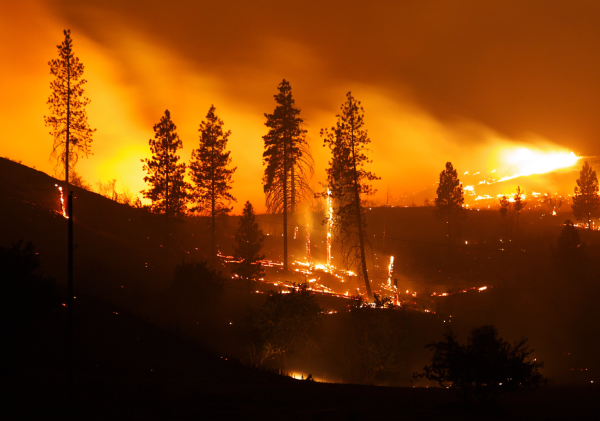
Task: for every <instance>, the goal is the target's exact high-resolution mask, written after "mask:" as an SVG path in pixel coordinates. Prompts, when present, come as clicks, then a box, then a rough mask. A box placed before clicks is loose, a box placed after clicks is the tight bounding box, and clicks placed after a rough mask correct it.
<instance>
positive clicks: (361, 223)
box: [321, 92, 379, 300]
mask: <svg viewBox="0 0 600 421" xmlns="http://www.w3.org/2000/svg"><path fill="white" fill-rule="evenodd" d="M346 97H347V100H346V102H345V103H344V104H342V108H341V110H342V112H341V114H339V115H338V116H337V119H338V121H337V124H336V125H335V126H334V127H332V128H331V130H327V129H322V130H321V137H323V138H324V143H325V145H328V146H329V148H330V150H331V153H332V156H331V161H330V162H329V168H328V169H327V181H328V183H329V190H330V192H331V196H332V197H333V198H334V199H335V200H336V202H337V204H338V205H337V207H336V208H335V209H334V211H333V223H334V227H335V236H336V239H337V240H339V241H340V244H341V245H342V259H343V261H344V263H345V264H346V266H347V267H356V268H358V273H359V276H360V277H361V278H363V280H364V282H365V288H366V290H367V296H368V298H369V300H372V299H373V294H372V292H371V284H370V281H369V274H368V272H367V261H366V254H365V253H366V250H365V248H366V246H367V245H368V242H367V238H366V232H365V230H366V220H365V213H364V211H363V201H362V200H363V199H362V198H364V197H366V196H370V195H372V194H374V193H375V190H374V189H373V187H372V186H371V184H370V182H371V181H374V180H379V177H377V176H376V175H375V174H373V173H372V172H370V171H367V170H366V169H365V165H366V164H370V163H371V162H372V161H371V160H370V159H369V157H368V156H367V152H368V148H367V147H368V145H369V143H371V139H369V136H368V133H367V131H366V130H364V129H363V126H364V110H363V107H362V106H361V104H360V101H357V100H356V99H355V98H354V97H353V96H352V93H351V92H348V94H347V95H346Z"/></svg>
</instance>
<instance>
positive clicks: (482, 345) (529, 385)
mask: <svg viewBox="0 0 600 421" xmlns="http://www.w3.org/2000/svg"><path fill="white" fill-rule="evenodd" d="M525 342H526V340H521V341H520V342H515V344H514V345H510V344H509V343H508V342H506V341H504V340H503V339H502V338H500V337H498V331H497V330H496V328H495V327H494V326H481V327H475V328H473V329H472V330H471V336H470V337H469V338H468V340H467V344H466V345H460V344H459V343H458V342H457V341H456V336H454V335H453V334H452V331H449V332H448V333H447V334H446V339H445V340H443V341H441V342H437V343H435V342H434V343H431V344H428V345H426V346H425V347H426V348H429V349H431V350H433V351H434V354H433V358H432V362H431V365H429V366H425V367H424V372H423V373H421V374H417V373H415V374H414V377H415V378H423V377H425V378H427V379H429V380H431V381H435V382H437V383H438V384H439V385H440V386H442V387H448V388H451V389H452V390H454V391H456V392H457V394H458V395H459V396H460V397H461V398H462V401H463V403H464V404H465V405H466V406H470V405H471V404H473V403H476V404H478V405H481V406H486V405H489V404H492V403H494V402H495V401H496V399H497V398H498V397H499V396H500V395H502V394H504V393H507V392H512V393H515V392H527V391H530V390H533V389H535V388H537V387H539V386H540V383H541V382H542V380H543V378H542V375H541V374H540V373H539V372H538V368H540V367H542V363H541V362H536V361H535V360H534V361H526V360H527V359H528V357H529V356H530V355H531V354H532V353H533V350H529V347H528V346H527V345H525Z"/></svg>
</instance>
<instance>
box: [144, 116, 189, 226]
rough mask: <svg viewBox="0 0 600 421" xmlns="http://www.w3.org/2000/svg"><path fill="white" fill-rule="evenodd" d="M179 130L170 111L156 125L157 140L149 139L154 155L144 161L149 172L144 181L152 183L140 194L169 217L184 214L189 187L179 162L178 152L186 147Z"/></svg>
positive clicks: (155, 208)
mask: <svg viewBox="0 0 600 421" xmlns="http://www.w3.org/2000/svg"><path fill="white" fill-rule="evenodd" d="M176 129H177V127H175V124H173V121H171V113H169V110H166V111H165V115H164V116H163V117H161V119H160V122H159V123H158V124H156V125H154V139H150V140H149V141H148V144H149V145H150V151H151V152H152V158H146V159H142V160H141V161H142V162H143V163H144V171H146V173H147V174H148V175H147V176H146V177H144V181H145V182H146V183H149V184H150V185H151V187H150V188H149V189H148V190H142V191H141V193H142V194H143V195H144V197H145V198H146V199H150V200H151V201H152V205H151V207H150V209H151V210H152V212H155V213H161V214H165V215H166V217H167V219H168V218H170V217H173V216H179V215H182V214H184V213H185V209H186V204H187V199H188V193H187V189H189V188H190V186H189V184H188V183H186V182H185V181H184V179H183V177H184V175H185V163H180V162H179V155H176V152H177V150H178V149H181V148H182V146H183V145H182V142H181V139H179V136H178V135H177V132H176V131H175V130H176Z"/></svg>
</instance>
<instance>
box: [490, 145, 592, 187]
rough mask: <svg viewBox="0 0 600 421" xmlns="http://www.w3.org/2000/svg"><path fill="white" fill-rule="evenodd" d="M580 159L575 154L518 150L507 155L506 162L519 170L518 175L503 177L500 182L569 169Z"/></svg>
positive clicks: (526, 149) (527, 149)
mask: <svg viewBox="0 0 600 421" xmlns="http://www.w3.org/2000/svg"><path fill="white" fill-rule="evenodd" d="M579 159H580V157H577V156H575V154H574V153H573V152H570V153H569V152H555V151H550V152H542V151H536V150H532V149H529V148H518V149H516V150H513V151H511V152H508V153H507V154H506V155H505V160H506V162H507V163H508V164H509V165H511V166H513V167H516V169H517V170H518V172H517V174H515V175H513V176H509V177H503V178H501V179H500V180H498V181H505V180H510V179H512V178H516V177H520V176H526V175H532V174H544V173H547V172H550V171H555V170H558V169H561V168H569V167H572V166H573V165H575V164H576V163H577V161H578V160H579Z"/></svg>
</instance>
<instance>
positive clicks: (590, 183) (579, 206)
mask: <svg viewBox="0 0 600 421" xmlns="http://www.w3.org/2000/svg"><path fill="white" fill-rule="evenodd" d="M572 208H573V214H574V215H575V218H577V219H578V220H580V219H587V224H588V228H592V221H591V217H592V216H593V215H595V214H596V213H597V212H598V209H599V208H600V199H599V198H598V177H596V171H594V170H592V167H591V166H590V165H589V164H588V163H587V161H585V162H584V164H583V167H582V168H581V171H580V172H579V178H578V179H577V186H575V195H574V196H573V206H572Z"/></svg>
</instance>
